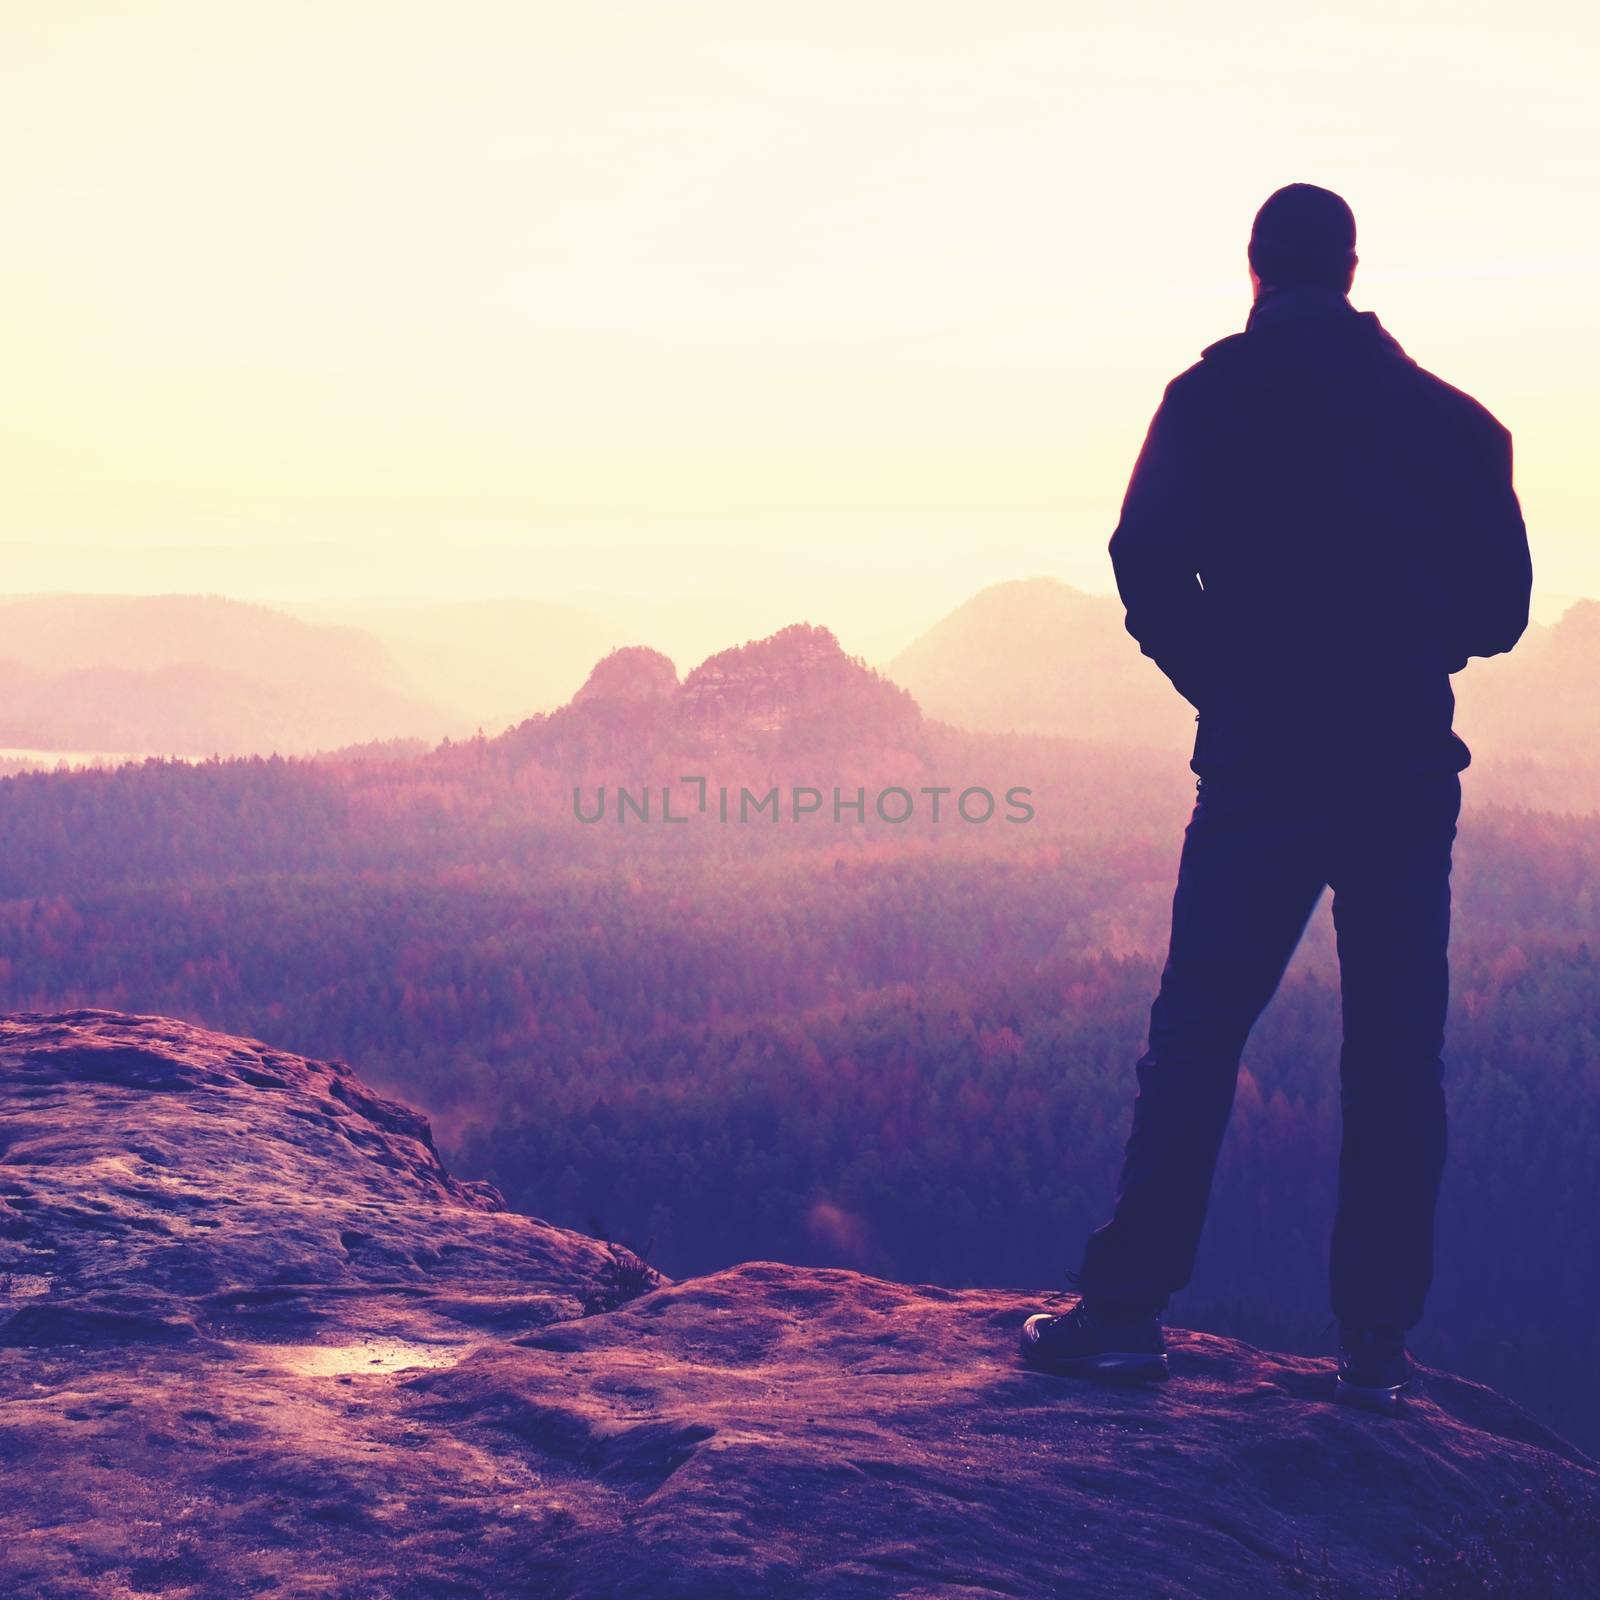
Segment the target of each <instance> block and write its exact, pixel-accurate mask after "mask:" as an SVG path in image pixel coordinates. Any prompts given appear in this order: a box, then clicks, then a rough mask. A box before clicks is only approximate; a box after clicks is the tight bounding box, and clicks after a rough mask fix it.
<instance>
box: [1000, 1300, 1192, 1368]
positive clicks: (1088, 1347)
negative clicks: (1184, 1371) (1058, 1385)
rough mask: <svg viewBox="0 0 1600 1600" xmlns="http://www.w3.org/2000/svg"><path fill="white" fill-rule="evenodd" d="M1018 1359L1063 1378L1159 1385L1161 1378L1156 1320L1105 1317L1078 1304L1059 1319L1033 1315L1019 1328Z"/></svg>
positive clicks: (1163, 1360) (1163, 1352)
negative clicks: (1019, 1351) (1020, 1335)
mask: <svg viewBox="0 0 1600 1600" xmlns="http://www.w3.org/2000/svg"><path fill="white" fill-rule="evenodd" d="M1022 1359H1023V1360H1024V1361H1026V1362H1027V1364H1028V1365H1029V1366H1030V1367H1035V1368H1037V1369H1038V1370H1039V1371H1041V1372H1054V1373H1058V1374H1060V1375H1062V1376H1063V1377H1075V1378H1076V1377H1081V1378H1110V1379H1114V1380H1116V1381H1118V1382H1128V1383H1139V1382H1145V1383H1149V1382H1155V1383H1159V1382H1160V1381H1161V1380H1162V1379H1164V1378H1165V1377H1166V1376H1167V1347H1166V1345H1165V1343H1164V1342H1163V1341H1162V1338H1161V1319H1160V1317H1158V1316H1155V1315H1154V1314H1152V1315H1150V1316H1145V1317H1115V1318H1113V1317H1108V1316H1103V1315H1101V1314H1099V1313H1098V1312H1094V1311H1091V1310H1090V1309H1089V1307H1088V1306H1087V1305H1085V1304H1084V1302H1083V1301H1081V1300H1080V1301H1079V1302H1078V1303H1077V1305H1075V1306H1074V1307H1073V1308H1072V1310H1070V1311H1068V1312H1065V1313H1064V1314H1062V1315H1061V1316H1055V1315H1052V1314H1051V1313H1050V1312H1047V1311H1040V1312H1037V1313H1036V1314H1035V1315H1033V1316H1031V1317H1029V1318H1028V1320H1027V1321H1026V1322H1025V1323H1023V1325H1022Z"/></svg>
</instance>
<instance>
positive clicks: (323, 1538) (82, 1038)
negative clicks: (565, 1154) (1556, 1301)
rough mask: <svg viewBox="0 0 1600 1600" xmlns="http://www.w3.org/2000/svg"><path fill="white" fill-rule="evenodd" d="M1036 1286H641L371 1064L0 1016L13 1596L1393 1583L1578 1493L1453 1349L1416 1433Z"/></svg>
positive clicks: (1525, 1425)
mask: <svg viewBox="0 0 1600 1600" xmlns="http://www.w3.org/2000/svg"><path fill="white" fill-rule="evenodd" d="M639 1289H643V1290H644V1292H643V1293H640V1294H637V1297H635V1298H632V1299H625V1298H624V1296H626V1295H628V1294H630V1293H634V1292H635V1291H637V1290H639ZM1033 1304H1034V1302H1033V1301H1031V1300H1029V1299H1028V1298H1025V1297H1023V1296H1020V1295H1016V1294H1009V1293H999V1292H991V1291H963V1292H955V1291H951V1290H946V1289H940V1288H934V1287H930V1286H926V1285H922V1286H908V1285H902V1284H895V1283H888V1282H884V1281H881V1280H878V1279H872V1278H864V1277H861V1276H859V1275H857V1274H855V1273H850V1272H842V1271H822V1270H807V1269H801V1268H794V1267H786V1266H780V1265H776V1264H772V1263H766V1262H757V1263H751V1264H748V1265H744V1266H740V1267H735V1268H732V1269H730V1270H728V1271H725V1272H720V1273H716V1274H714V1275H712V1276H709V1277H705V1278H700V1279H694V1280H690V1281H686V1282H682V1283H668V1282H666V1281H664V1280H657V1281H656V1282H655V1283H654V1285H653V1286H652V1285H651V1284H650V1283H641V1282H640V1281H638V1279H637V1278H636V1277H634V1278H630V1276H629V1275H628V1273H627V1272H626V1271H621V1270H619V1268H618V1264H617V1262H616V1261H615V1260H614V1259H613V1258H612V1256H611V1255H610V1254H609V1253H608V1252H607V1251H606V1250H605V1249H604V1248H603V1247H602V1246H600V1245H598V1244H597V1243H595V1242H594V1241H592V1240H589V1239H585V1238H582V1237H580V1236H578V1235H575V1234H572V1233H568V1232H565V1231H564V1230H561V1229H558V1228H554V1227H550V1226H548V1225H547V1224H545V1223H542V1222H538V1221H536V1220H534V1219H532V1218H528V1217H522V1216H517V1215H514V1214H512V1213H509V1212H507V1211H506V1210H505V1209H504V1208H503V1206H502V1205H501V1203H500V1201H499V1198H498V1196H497V1195H495V1194H494V1193H493V1191H491V1190H488V1189H487V1188H486V1187H485V1186H482V1185H473V1184H464V1183H460V1182H457V1181H456V1180H454V1179H452V1178H451V1177H450V1176H449V1175H448V1174H447V1173H446V1172H445V1170H444V1169H443V1167H442V1166H441V1165H440V1163H439V1160H438V1158H437V1156H436V1154H435V1153H434V1151H433V1147H432V1143H431V1139H430V1138H429V1135H428V1130H427V1126H426V1123H425V1122H424V1121H423V1119H422V1118H420V1117H418V1116H417V1115H416V1114H415V1113H413V1112H411V1111H408V1110H407V1109H406V1108H404V1107H402V1106H398V1105H396V1104H394V1103H393V1102H389V1101H385V1100H383V1099H381V1098H379V1097H378V1096H376V1095H374V1094H372V1093H371V1092H370V1091H369V1090H367V1089H365V1088H364V1087H363V1086H362V1084H361V1083H360V1081H359V1080H358V1079H357V1078H356V1077H355V1076H354V1075H353V1074H352V1073H351V1072H350V1070H349V1069H348V1068H347V1067H343V1066H340V1065H337V1064H329V1063H324V1062H313V1061H306V1060H303V1059H301V1058H299V1057H295V1056H291V1055H287V1054H285V1053H283V1052H281V1051H276V1050H272V1049H270V1048H268V1047H267V1046H265V1045H261V1044H258V1043H255V1042H253V1041H249V1040H243V1039H234V1038H229V1037H226V1036H223V1035H220V1034H215V1033H209V1032H206V1031H205V1030H203V1029H199V1028H195V1027H191V1026H188V1025H187V1024H184V1023H179V1022H173V1021H169V1020H166V1019H163V1018H155V1017H126V1016H120V1015H117V1014H114V1013H109V1012H98V1011H96V1012H74V1013H68V1014H64V1015H60V1016H37V1015H25V1016H15V1017H11V1018H7V1019H0V1469H3V1472H4V1497H3V1500H0V1593H3V1594H5V1595H7V1596H16V1597H19V1600H22V1597H26V1600H34V1597H38V1600H58V1597H60V1600H65V1597H72V1600H78V1597H117V1600H135V1597H142V1596H162V1597H166V1600H211V1597H219V1600H220V1597H234V1596H245V1595H265V1596H274V1597H290V1596H294V1597H305V1600H311V1597H318V1600H326V1597H350V1600H355V1597H373V1600H390V1597H407V1600H410V1597H416V1600H424V1597H433V1596H459V1597H501V1596H506V1597H511V1596H530V1597H541V1600H542V1597H552V1600H579V1597H582V1600H632V1597H638V1600H647V1597H648V1600H678V1597H682V1600H690V1597H694V1600H720V1597H724V1596H726V1597H733V1596H738V1597H741V1600H764V1597H769V1596H770V1597H772V1600H789V1597H795V1600H798V1597H808V1600H809V1597H827V1600H833V1597H838V1600H853V1597H869V1596H870V1597H890V1596H894V1597H900V1600H935V1597H938V1600H958V1597H959V1600H977V1597H979V1596H1006V1597H1014V1600H1034V1597H1038V1600H1044V1597H1055V1596H1071V1597H1073V1600H1080V1597H1081V1600H1098V1597H1113V1596H1116V1597H1128V1600H1158V1597H1173V1600H1178V1597H1182V1600H1233V1597H1244V1600H1249V1597H1254V1596H1262V1597H1266V1596H1282V1595H1285V1594H1288V1593H1291V1592H1293V1590H1292V1589H1291V1588H1288V1587H1286V1586H1285V1578H1284V1572H1283V1568H1284V1565H1285V1563H1288V1562H1291V1561H1292V1560H1293V1559H1295V1552H1296V1550H1297V1548H1298V1549H1300V1550H1301V1551H1303V1552H1310V1553H1311V1556H1310V1558H1309V1559H1310V1563H1311V1565H1313V1566H1314V1567H1315V1568H1316V1569H1318V1570H1320V1569H1321V1568H1322V1565H1323V1562H1324V1559H1325V1560H1326V1563H1327V1569H1328V1570H1329V1571H1330V1572H1331V1573H1332V1574H1333V1575H1334V1576H1336V1577H1337V1578H1338V1579H1340V1580H1343V1581H1344V1582H1345V1583H1348V1584H1350V1585H1352V1586H1357V1587H1365V1586H1367V1585H1373V1586H1374V1588H1373V1592H1374V1593H1375V1592H1377V1590H1376V1587H1375V1586H1376V1585H1377V1584H1378V1583H1379V1582H1380V1581H1381V1580H1382V1579H1384V1578H1385V1577H1386V1576H1387V1575H1388V1574H1389V1573H1391V1572H1392V1571H1393V1569H1394V1568H1395V1567H1396V1565H1397V1564H1399V1563H1401V1562H1402V1561H1405V1560H1406V1559H1407V1558H1408V1557H1410V1556H1411V1555H1412V1553H1413V1551H1414V1548H1415V1546H1416V1544H1417V1542H1418V1540H1419V1539H1423V1538H1426V1537H1427V1536H1428V1535H1429V1533H1430V1531H1435V1532H1441V1533H1442V1532H1443V1531H1444V1530H1445V1529H1446V1528H1447V1526H1448V1524H1449V1523H1450V1521H1451V1519H1452V1517H1454V1516H1455V1515H1456V1514H1458V1513H1460V1514H1463V1515H1464V1516H1465V1517H1466V1518H1467V1519H1468V1521H1469V1522H1470V1521H1472V1520H1473V1519H1475V1518H1477V1517H1480V1516H1484V1515H1487V1514H1488V1513H1489V1512H1491V1511H1492V1510H1493V1509H1494V1508H1495V1507H1496V1505H1497V1503H1498V1502H1499V1500H1500V1499H1501V1497H1502V1496H1503V1495H1505V1494H1507V1493H1516V1492H1518V1491H1520V1490H1522V1489H1525V1488H1527V1487H1529V1486H1530V1485H1533V1484H1536V1483H1539V1482H1542V1481H1545V1480H1547V1479H1548V1478H1549V1477H1550V1475H1552V1474H1553V1475H1555V1476H1556V1477H1557V1478H1558V1479H1561V1480H1564V1481H1566V1482H1568V1483H1569V1484H1571V1485H1572V1486H1573V1488H1574V1491H1575V1492H1577V1493H1581V1494H1588V1493H1590V1492H1592V1490H1593V1487H1594V1481H1595V1479H1594V1473H1593V1471H1592V1468H1591V1466H1590V1464H1589V1463H1587V1462H1585V1461H1584V1460H1583V1458H1582V1457H1580V1456H1579V1455H1578V1454H1577V1453H1576V1452H1575V1451H1574V1450H1572V1449H1571V1448H1570V1447H1569V1446H1567V1445H1566V1444H1565V1443H1563V1441H1562V1440H1561V1439H1559V1438H1558V1437H1556V1436H1555V1435H1554V1434H1552V1433H1551V1432H1549V1431H1548V1430H1547V1429H1545V1428H1543V1427H1542V1426H1541V1425H1539V1424H1538V1423H1536V1422H1535V1421H1533V1420H1532V1419H1531V1418H1529V1417H1528V1416H1527V1415H1526V1414H1525V1413H1523V1412H1521V1411H1519V1410H1518V1409H1517V1408H1516V1407H1514V1406H1512V1405H1511V1404H1509V1403H1508V1402H1506V1401H1504V1400H1502V1399H1500V1398H1499V1397H1498V1396H1497V1395H1495V1394H1494V1393H1492V1392H1491V1391H1489V1390H1486V1389H1484V1388H1481V1387H1479V1386H1477V1385H1474V1384H1471V1383H1466V1382H1463V1381H1461V1380H1459V1379H1456V1378H1452V1377H1449V1376H1447V1375H1445V1374H1442V1373H1429V1374H1427V1375H1426V1382H1427V1388H1426V1397H1425V1399H1423V1400H1422V1401H1421V1402H1420V1403H1418V1404H1417V1405H1416V1406H1414V1408H1413V1409H1412V1411H1411V1413H1410V1415H1409V1416H1408V1417H1406V1418H1404V1419H1401V1420H1387V1419H1379V1418H1372V1417H1367V1416H1364V1415H1361V1414H1358V1413H1352V1412H1349V1411H1346V1410H1343V1409H1340V1408H1336V1407H1335V1406H1333V1405H1332V1404H1331V1403H1330V1393H1331V1386H1332V1379H1331V1374H1330V1372H1329V1370H1328V1367H1327V1364H1326V1363H1324V1362H1316V1361H1309V1360H1303V1359H1297V1358H1292V1357H1286V1356H1278V1355H1272V1354H1268V1353H1265V1352H1262V1351H1258V1350H1254V1349H1252V1348H1250V1347H1249V1346H1247V1345H1243V1344H1240V1343H1237V1342H1235V1341H1232V1340H1227V1339H1220V1338H1214V1337H1211V1336H1209V1335H1206V1334H1199V1333H1184V1332H1177V1333H1175V1334H1174V1336H1173V1345H1174V1357H1173V1369H1174V1381H1173V1382H1172V1383H1170V1384H1169V1385H1167V1386H1166V1387H1165V1389H1163V1390H1158V1391H1154V1392H1147V1391H1124V1390H1117V1389H1104V1388H1099V1387H1096V1386H1091V1385H1087V1384H1083V1383H1075V1382H1070V1381H1065V1380H1056V1379H1051V1378H1047V1377H1041V1376H1037V1375H1034V1374H1030V1373H1027V1372H1024V1371H1022V1370H1020V1369H1019V1368H1018V1366H1017V1364H1016V1362H1015V1360H1014V1357H1013V1349H1014V1343H1015V1338H1016V1330H1017V1327H1018V1325H1019V1324H1020V1322H1021V1320H1022V1318H1023V1316H1024V1315H1025V1314H1026V1313H1027V1312H1028V1310H1030V1309H1032V1307H1033ZM1323 1552H1326V1556H1325V1557H1324V1555H1323Z"/></svg>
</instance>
